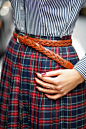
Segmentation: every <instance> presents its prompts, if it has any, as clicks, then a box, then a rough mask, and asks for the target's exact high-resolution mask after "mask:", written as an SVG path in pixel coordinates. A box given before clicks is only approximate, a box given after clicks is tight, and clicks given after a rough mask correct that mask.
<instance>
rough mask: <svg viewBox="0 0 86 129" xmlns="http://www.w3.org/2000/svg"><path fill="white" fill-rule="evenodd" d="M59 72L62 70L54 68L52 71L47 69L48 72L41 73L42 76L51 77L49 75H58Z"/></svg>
mask: <svg viewBox="0 0 86 129" xmlns="http://www.w3.org/2000/svg"><path fill="white" fill-rule="evenodd" d="M61 73H62V70H54V71H49V72H46V73H41V74H42V76H44V77H51V76H57V75H60V74H61Z"/></svg>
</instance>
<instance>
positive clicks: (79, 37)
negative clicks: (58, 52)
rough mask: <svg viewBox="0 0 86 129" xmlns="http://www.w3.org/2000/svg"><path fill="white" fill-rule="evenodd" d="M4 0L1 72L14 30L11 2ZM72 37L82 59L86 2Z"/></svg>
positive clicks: (0, 32)
mask: <svg viewBox="0 0 86 129" xmlns="http://www.w3.org/2000/svg"><path fill="white" fill-rule="evenodd" d="M2 1H3V0H0V72H1V66H2V60H3V56H4V52H5V50H6V46H7V44H8V42H9V40H10V38H11V36H12V34H13V30H14V24H13V13H12V7H11V4H10V2H8V1H6V2H5V3H4V4H3V5H2ZM1 5H2V6H1ZM72 39H73V46H74V47H75V49H76V51H77V53H78V55H79V58H80V59H81V58H82V57H83V56H84V55H85V53H86V3H85V5H84V6H83V8H82V9H81V11H80V15H79V18H78V20H77V23H76V26H75V29H74V33H73V36H72Z"/></svg>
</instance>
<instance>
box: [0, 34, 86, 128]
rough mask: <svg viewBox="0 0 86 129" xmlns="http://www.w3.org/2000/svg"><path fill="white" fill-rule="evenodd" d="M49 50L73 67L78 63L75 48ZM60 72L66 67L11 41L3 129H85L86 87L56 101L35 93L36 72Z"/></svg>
mask: <svg viewBox="0 0 86 129" xmlns="http://www.w3.org/2000/svg"><path fill="white" fill-rule="evenodd" d="M46 48H48V49H49V50H51V51H53V52H55V53H57V54H59V55H60V56H61V57H63V58H64V59H66V60H69V61H70V62H71V63H72V64H73V65H75V64H76V63H77V62H78V56H77V53H76V51H75V49H74V48H73V46H68V47H46ZM58 69H63V67H62V66H61V65H59V64H58V63H56V62H55V61H54V60H51V59H49V58H48V57H46V56H45V55H43V54H42V53H39V52H38V51H36V50H35V49H32V48H31V47H28V46H25V45H23V44H21V43H19V44H18V43H17V42H16V40H15V39H14V38H13V37H12V38H11V40H10V41H9V44H8V46H7V49H6V52H5V55H4V59H3V67H2V74H1V81H0V129H86V92H85V91H86V87H85V83H82V84H80V85H78V86H77V87H76V88H75V89H73V90H72V91H71V92H69V93H68V94H67V95H65V96H63V97H61V98H59V99H57V100H50V99H48V98H47V97H46V96H45V95H44V93H42V92H39V91H37V90H36V85H37V84H36V82H35V80H34V78H35V76H36V74H35V72H39V73H42V72H43V73H44V72H47V71H52V70H58Z"/></svg>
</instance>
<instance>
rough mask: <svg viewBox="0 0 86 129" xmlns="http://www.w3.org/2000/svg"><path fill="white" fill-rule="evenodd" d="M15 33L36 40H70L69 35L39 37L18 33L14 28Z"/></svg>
mask: <svg viewBox="0 0 86 129" xmlns="http://www.w3.org/2000/svg"><path fill="white" fill-rule="evenodd" d="M15 32H16V33H17V34H19V33H22V34H24V35H28V36H29V37H32V38H37V39H47V40H68V39H71V35H67V36H63V37H60V36H41V35H34V34H27V33H23V32H20V30H18V29H16V28H15Z"/></svg>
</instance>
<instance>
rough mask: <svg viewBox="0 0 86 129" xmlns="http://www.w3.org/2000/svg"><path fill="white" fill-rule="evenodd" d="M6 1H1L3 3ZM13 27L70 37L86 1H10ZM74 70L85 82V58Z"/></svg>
mask: <svg viewBox="0 0 86 129" xmlns="http://www.w3.org/2000/svg"><path fill="white" fill-rule="evenodd" d="M4 1H6V0H3V2H4ZM10 2H11V5H12V8H13V18H14V24H15V27H16V28H17V29H18V30H20V31H21V32H24V33H28V34H34V35H42V36H60V37H62V36H66V35H72V33H73V29H74V27H75V23H76V20H77V18H78V15H79V11H80V9H81V7H82V6H83V4H84V3H85V2H86V0H10ZM74 68H75V69H76V70H77V71H78V72H79V73H80V74H81V75H82V76H83V77H84V78H85V80H86V56H85V57H83V59H82V60H81V61H79V62H78V63H77V64H76V65H75V66H74Z"/></svg>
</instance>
